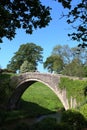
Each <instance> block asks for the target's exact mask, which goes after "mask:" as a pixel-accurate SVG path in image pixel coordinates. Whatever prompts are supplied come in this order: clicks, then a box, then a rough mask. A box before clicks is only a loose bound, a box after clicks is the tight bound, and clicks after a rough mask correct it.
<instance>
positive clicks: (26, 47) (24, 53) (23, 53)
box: [7, 43, 43, 72]
mask: <svg viewBox="0 0 87 130" xmlns="http://www.w3.org/2000/svg"><path fill="white" fill-rule="evenodd" d="M42 51H43V48H41V47H40V46H38V45H36V44H34V43H27V44H22V45H21V46H20V48H19V49H18V51H17V52H16V53H15V54H14V56H13V57H12V58H11V61H10V63H9V64H8V65H7V68H8V69H10V70H13V71H15V72H16V71H19V70H20V67H21V65H23V64H24V62H25V61H27V62H28V63H29V65H30V64H32V66H33V68H34V69H37V65H38V62H40V63H42V58H43V57H42Z"/></svg>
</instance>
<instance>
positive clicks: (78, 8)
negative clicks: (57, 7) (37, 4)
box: [58, 0, 87, 47]
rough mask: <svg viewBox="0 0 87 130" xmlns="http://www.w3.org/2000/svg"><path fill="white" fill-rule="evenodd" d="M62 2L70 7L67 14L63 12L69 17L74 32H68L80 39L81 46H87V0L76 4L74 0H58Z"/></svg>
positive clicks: (73, 37) (66, 6)
mask: <svg viewBox="0 0 87 130" xmlns="http://www.w3.org/2000/svg"><path fill="white" fill-rule="evenodd" d="M58 2H60V3H62V6H63V7H64V8H67V9H69V10H68V13H67V14H63V15H62V17H64V16H66V17H67V23H68V24H71V25H72V27H73V29H75V30H74V32H73V33H71V34H68V36H70V37H71V38H72V39H73V40H76V41H78V42H79V43H80V44H79V46H82V47H85V46H87V43H86V42H87V0H80V1H79V2H76V1H75V2H76V5H75V6H74V5H73V4H72V2H73V0H58Z"/></svg>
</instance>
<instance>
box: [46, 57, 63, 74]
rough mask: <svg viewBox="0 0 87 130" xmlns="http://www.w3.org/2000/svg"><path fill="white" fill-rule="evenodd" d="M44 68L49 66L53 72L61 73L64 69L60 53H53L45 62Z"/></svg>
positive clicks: (49, 69)
mask: <svg viewBox="0 0 87 130" xmlns="http://www.w3.org/2000/svg"><path fill="white" fill-rule="evenodd" d="M44 68H47V69H48V71H49V72H51V73H52V72H55V73H60V71H61V70H62V69H63V60H62V59H61V57H59V56H58V55H51V56H50V57H48V58H47V60H46V61H45V62H44Z"/></svg>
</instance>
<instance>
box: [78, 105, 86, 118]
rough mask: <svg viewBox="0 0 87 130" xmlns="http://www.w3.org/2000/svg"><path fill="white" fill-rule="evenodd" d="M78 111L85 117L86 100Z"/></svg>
mask: <svg viewBox="0 0 87 130" xmlns="http://www.w3.org/2000/svg"><path fill="white" fill-rule="evenodd" d="M79 111H80V112H81V113H82V114H83V115H84V117H85V118H86V119H87V102H86V104H85V105H83V106H81V107H80V109H79Z"/></svg>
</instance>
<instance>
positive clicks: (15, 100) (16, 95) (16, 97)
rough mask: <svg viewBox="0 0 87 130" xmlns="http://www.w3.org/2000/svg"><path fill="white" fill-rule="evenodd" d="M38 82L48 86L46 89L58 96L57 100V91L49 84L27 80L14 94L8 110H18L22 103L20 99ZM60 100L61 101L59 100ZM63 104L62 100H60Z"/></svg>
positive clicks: (36, 80)
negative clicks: (19, 104)
mask: <svg viewBox="0 0 87 130" xmlns="http://www.w3.org/2000/svg"><path fill="white" fill-rule="evenodd" d="M36 82H40V83H42V84H44V85H46V87H48V88H49V89H50V90H51V91H52V92H53V93H54V94H55V95H56V96H57V99H59V98H58V95H57V94H56V93H55V91H54V90H53V89H52V88H51V87H50V85H49V84H47V83H45V82H43V81H42V80H38V79H27V80H26V81H23V82H21V83H20V84H19V85H18V86H17V87H16V89H15V91H14V93H13V94H12V96H11V98H10V100H9V103H8V108H9V109H16V108H17V106H18V103H19V101H20V98H21V97H22V95H23V93H24V92H25V91H26V90H27V88H29V87H30V86H31V85H32V84H34V83H36ZM59 100H60V99H59ZM60 102H61V100H60ZM61 104H62V103H61Z"/></svg>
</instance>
